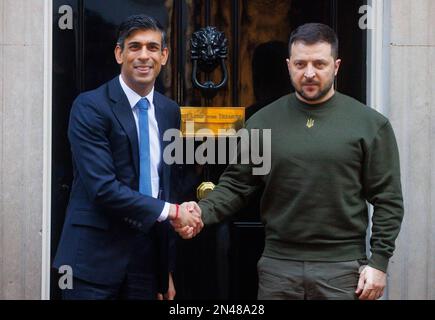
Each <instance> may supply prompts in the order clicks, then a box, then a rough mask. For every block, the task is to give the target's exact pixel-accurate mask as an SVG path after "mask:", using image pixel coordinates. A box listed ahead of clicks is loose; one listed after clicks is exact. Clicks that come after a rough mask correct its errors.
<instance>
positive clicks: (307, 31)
mask: <svg viewBox="0 0 435 320" xmlns="http://www.w3.org/2000/svg"><path fill="white" fill-rule="evenodd" d="M298 41H301V42H303V43H305V44H308V45H312V44H315V43H318V42H326V43H329V44H330V45H331V54H332V56H333V57H334V59H337V58H338V37H337V34H336V33H335V31H334V30H332V28H331V27H329V26H327V25H326V24H323V23H306V24H303V25H301V26H299V27H297V28H296V29H295V30H294V31H293V32H292V33H291V35H290V40H289V43H288V49H289V55H291V49H292V44H293V43H295V42H298Z"/></svg>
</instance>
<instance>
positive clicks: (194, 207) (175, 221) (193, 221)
mask: <svg viewBox="0 0 435 320" xmlns="http://www.w3.org/2000/svg"><path fill="white" fill-rule="evenodd" d="M175 216H176V206H175V205H171V208H170V211H169V218H170V220H171V221H170V222H171V224H172V226H173V227H174V229H175V231H176V232H177V233H178V234H179V235H180V236H181V237H182V238H183V239H191V238H193V237H194V236H196V235H197V234H198V233H199V232H200V231H201V229H202V228H203V227H204V223H203V222H202V220H201V208H200V207H199V206H198V204H197V203H196V202H194V201H190V202H184V203H183V204H181V205H180V206H179V212H178V217H177V218H175Z"/></svg>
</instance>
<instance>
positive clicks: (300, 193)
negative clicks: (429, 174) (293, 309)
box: [179, 23, 403, 300]
mask: <svg viewBox="0 0 435 320" xmlns="http://www.w3.org/2000/svg"><path fill="white" fill-rule="evenodd" d="M289 51H290V52H289V53H290V56H289V58H288V59H287V65H288V70H289V73H290V76H291V80H292V83H293V86H294V88H295V90H296V92H295V93H294V94H290V95H287V96H284V97H282V98H280V99H278V100H276V101H275V102H273V103H271V104H270V105H268V106H266V107H265V108H263V109H262V110H260V111H259V112H257V113H256V114H255V115H254V116H252V117H251V118H250V119H249V121H248V122H247V128H248V129H271V132H272V139H271V140H272V141H270V142H268V141H263V144H266V143H270V144H271V170H270V172H269V173H268V174H266V175H262V176H255V175H254V174H253V173H252V169H253V167H254V165H253V164H249V165H243V164H235V165H230V166H228V168H227V169H226V171H225V172H224V173H223V175H222V176H221V178H220V181H219V184H218V185H217V186H216V188H215V189H214V190H213V192H211V193H209V195H208V197H207V198H206V199H204V200H201V201H200V202H199V206H200V208H201V210H202V218H203V221H204V223H205V225H208V224H212V223H217V222H219V221H222V220H223V219H224V218H225V217H227V216H229V215H231V214H233V213H235V212H237V211H239V210H240V209H241V208H243V207H244V206H245V205H246V204H247V203H248V201H249V200H250V195H251V194H253V193H254V191H255V190H257V189H258V188H260V187H261V186H264V192H263V194H262V198H261V206H260V211H261V217H262V221H263V222H264V225H265V235H266V239H265V248H264V252H263V255H262V257H261V259H260V260H259V262H258V265H257V267H258V275H259V289H258V298H259V299H358V298H359V299H370V300H373V299H377V298H379V297H381V296H382V294H383V292H384V288H385V285H386V271H387V266H388V261H389V259H390V257H391V256H392V254H393V251H394V248H395V244H394V243H395V239H396V237H397V235H398V233H399V230H400V225H401V221H402V218H403V200H402V192H401V182H400V169H399V155H398V149H397V144H396V140H395V137H394V133H393V130H392V127H391V125H390V122H389V121H388V119H387V118H385V117H384V116H382V115H381V114H379V113H378V112H376V111H375V110H373V109H371V108H369V107H367V106H365V105H363V104H361V103H360V102H358V101H356V100H354V99H353V98H351V97H348V96H346V95H343V94H341V93H339V92H336V91H335V89H334V78H335V76H336V75H337V73H338V70H339V67H340V62H341V60H340V59H338V39H337V36H336V34H335V33H334V31H333V30H332V29H331V28H330V27H328V26H326V25H323V24H317V23H310V24H305V25H302V26H300V27H299V28H297V29H296V30H295V31H294V32H293V33H292V34H291V36H290V41H289ZM260 150H261V149H260ZM263 150H264V149H263ZM367 202H369V203H371V204H372V205H373V207H374V211H373V217H372V223H373V225H372V228H371V236H370V251H371V254H370V257H369V258H368V259H367V256H366V230H367V229H368V222H369V214H368V207H367ZM183 230H186V228H185V229H180V230H179V232H180V234H181V235H182V236H183V237H185V238H189V237H192V236H194V235H195V232H193V231H192V230H190V233H187V232H185V233H183Z"/></svg>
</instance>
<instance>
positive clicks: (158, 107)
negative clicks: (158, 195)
mask: <svg viewBox="0 0 435 320" xmlns="http://www.w3.org/2000/svg"><path fill="white" fill-rule="evenodd" d="M154 106H155V114H156V120H157V123H158V126H159V138H160V150H161V159H160V160H161V162H160V163H161V166H162V175H163V177H161V178H163V179H162V180H163V190H164V191H165V199H166V200H168V196H169V179H170V168H169V166H168V165H167V164H166V163H165V162H164V159H163V152H164V150H165V147H166V146H167V145H168V143H169V141H163V134H164V133H165V131H166V130H167V129H169V128H170V127H171V126H170V121H169V120H170V119H169V115H170V113H169V112H166V110H165V109H166V105H165V104H164V102H163V101H162V99H161V98H160V96H159V93H157V92H156V91H154Z"/></svg>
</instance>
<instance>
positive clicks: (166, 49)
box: [161, 47, 169, 66]
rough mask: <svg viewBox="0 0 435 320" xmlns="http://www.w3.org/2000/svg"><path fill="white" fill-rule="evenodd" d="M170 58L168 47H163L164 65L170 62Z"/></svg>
mask: <svg viewBox="0 0 435 320" xmlns="http://www.w3.org/2000/svg"><path fill="white" fill-rule="evenodd" d="M168 58H169V49H168V47H166V48H163V49H162V61H161V63H162V66H164V65H165V64H166V62H168Z"/></svg>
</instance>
